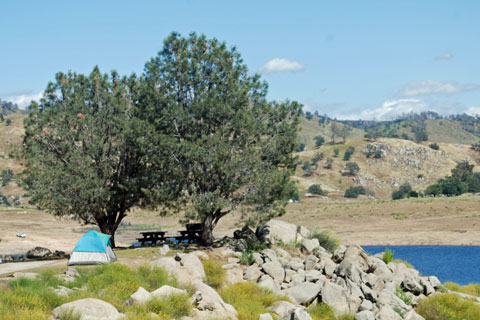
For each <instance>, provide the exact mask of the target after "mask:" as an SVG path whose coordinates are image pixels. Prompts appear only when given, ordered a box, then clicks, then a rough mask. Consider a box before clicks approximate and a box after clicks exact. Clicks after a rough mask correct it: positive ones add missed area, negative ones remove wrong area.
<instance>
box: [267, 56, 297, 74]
mask: <svg viewBox="0 0 480 320" xmlns="http://www.w3.org/2000/svg"><path fill="white" fill-rule="evenodd" d="M304 69H305V66H304V65H303V64H301V63H300V62H297V61H290V60H287V59H283V58H274V59H272V60H270V61H268V62H267V63H266V64H265V65H264V66H263V67H261V68H260V72H261V73H273V72H284V71H293V72H296V71H302V70H304Z"/></svg>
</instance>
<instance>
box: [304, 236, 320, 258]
mask: <svg viewBox="0 0 480 320" xmlns="http://www.w3.org/2000/svg"><path fill="white" fill-rule="evenodd" d="M319 248H320V243H319V242H318V239H315V238H314V239H303V240H302V251H303V252H305V253H307V254H312V253H314V252H315V251H316V250H319Z"/></svg>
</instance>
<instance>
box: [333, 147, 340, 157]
mask: <svg viewBox="0 0 480 320" xmlns="http://www.w3.org/2000/svg"><path fill="white" fill-rule="evenodd" d="M339 153H340V150H339V149H338V148H335V149H333V156H334V157H335V158H336V157H338V154H339Z"/></svg>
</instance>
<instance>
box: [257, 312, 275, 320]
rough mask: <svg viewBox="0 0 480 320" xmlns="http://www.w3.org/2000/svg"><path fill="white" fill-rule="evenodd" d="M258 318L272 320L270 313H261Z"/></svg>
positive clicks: (259, 319)
mask: <svg viewBox="0 0 480 320" xmlns="http://www.w3.org/2000/svg"><path fill="white" fill-rule="evenodd" d="M258 320H273V318H272V315H271V314H270V313H262V314H261V315H260V316H259V317H258Z"/></svg>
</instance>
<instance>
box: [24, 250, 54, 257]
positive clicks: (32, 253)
mask: <svg viewBox="0 0 480 320" xmlns="http://www.w3.org/2000/svg"><path fill="white" fill-rule="evenodd" d="M51 255H52V251H50V250H49V249H47V248H43V247H35V248H33V249H30V250H28V251H27V258H29V259H41V258H46V257H49V256H51Z"/></svg>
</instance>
